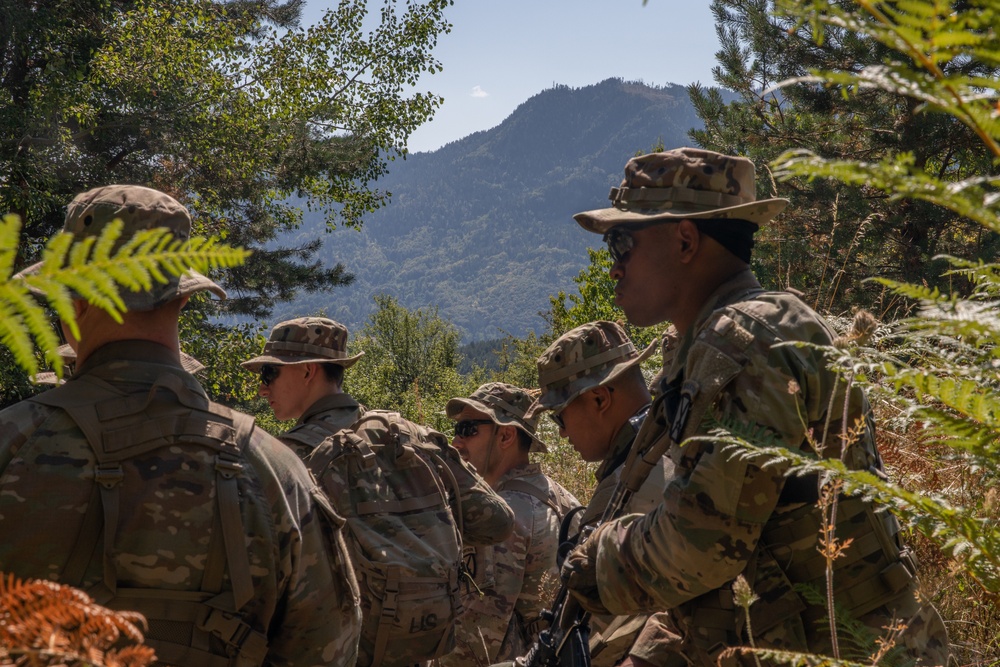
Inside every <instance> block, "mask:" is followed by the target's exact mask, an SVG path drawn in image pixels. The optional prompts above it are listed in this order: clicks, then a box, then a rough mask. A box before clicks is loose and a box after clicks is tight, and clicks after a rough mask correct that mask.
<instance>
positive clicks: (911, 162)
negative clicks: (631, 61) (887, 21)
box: [690, 0, 1000, 319]
mask: <svg viewBox="0 0 1000 667" xmlns="http://www.w3.org/2000/svg"><path fill="white" fill-rule="evenodd" d="M774 4H775V3H774V2H771V1H770V0H714V1H713V3H712V11H713V14H714V15H715V17H716V21H717V26H716V31H717V34H718V35H719V39H720V43H721V45H722V49H721V50H720V51H719V53H718V60H719V65H718V66H717V67H716V68H715V69H714V70H713V72H714V75H715V80H716V82H717V83H718V84H719V85H721V86H723V87H726V88H728V89H730V90H733V91H736V92H737V93H738V94H739V95H740V101H739V102H737V103H734V104H728V105H727V104H726V103H725V101H724V100H723V99H722V98H721V97H720V96H719V94H718V93H717V92H715V91H706V90H704V89H702V88H700V87H699V86H697V85H694V86H691V88H690V92H691V99H692V102H693V103H694V105H695V107H696V108H697V109H698V113H699V115H700V116H701V118H702V120H703V121H704V124H705V127H704V130H696V131H693V132H692V133H691V136H692V138H693V139H694V140H695V141H696V142H697V143H698V144H699V145H701V146H704V147H706V148H710V149H713V150H719V151H721V152H726V153H731V154H740V155H746V156H747V157H750V158H751V159H753V160H754V161H755V163H756V164H757V165H758V169H759V172H760V173H759V174H758V176H759V179H758V193H757V194H758V196H759V197H772V196H783V197H787V198H789V199H790V200H791V205H790V206H789V208H788V210H787V212H786V213H784V214H783V215H781V216H779V218H778V219H777V220H775V221H773V222H772V223H769V224H767V225H765V226H764V228H763V229H762V230H761V233H760V234H759V235H758V236H759V240H758V248H757V250H756V252H755V259H754V270H755V272H756V273H757V274H758V276H759V277H760V278H761V280H762V282H763V283H764V284H765V285H766V286H769V287H776V288H785V287H794V288H797V289H799V290H802V291H803V292H804V293H805V297H806V300H807V301H808V302H809V303H810V304H812V305H813V306H814V307H816V308H817V309H819V310H822V311H832V312H845V311H848V310H850V309H851V308H853V307H859V306H860V307H866V308H869V309H871V310H873V312H875V313H876V314H878V315H879V316H880V317H882V318H883V319H884V318H890V317H893V316H895V315H897V314H906V309H907V307H908V305H909V304H908V302H906V301H905V300H903V299H900V298H898V297H894V296H893V295H892V294H891V293H889V292H888V291H887V290H885V289H883V288H882V287H881V286H880V285H879V284H877V283H874V282H865V280H864V279H865V278H868V277H873V276H880V277H886V278H890V279H893V280H899V281H909V282H922V281H927V282H928V283H929V284H930V285H933V286H938V287H945V286H946V285H947V286H948V287H949V288H953V289H967V288H968V287H969V286H968V285H967V284H965V285H963V284H961V283H949V281H947V280H946V279H944V278H943V277H942V271H943V269H944V268H945V266H944V263H943V262H942V261H941V260H940V259H938V258H937V255H939V254H941V253H949V254H953V255H956V256H962V257H966V258H977V257H992V256H994V255H995V254H996V253H997V251H998V250H1000V238H998V236H997V235H996V234H993V233H989V229H991V228H987V229H984V228H982V227H979V226H977V225H975V224H974V223H972V222H971V221H970V219H969V218H970V217H971V216H970V215H969V210H968V208H966V207H962V208H950V207H942V206H938V205H935V204H939V203H941V202H942V201H943V200H944V198H946V197H947V193H946V192H944V191H941V192H937V193H935V192H934V186H932V184H934V183H937V184H938V186H937V188H939V189H940V188H944V189H945V190H946V189H947V187H949V184H960V183H965V182H966V181H968V182H967V184H966V187H977V186H978V187H983V188H984V189H988V187H987V186H986V184H985V183H976V179H977V178H979V177H980V176H981V175H982V174H985V173H988V172H989V170H990V169H991V158H992V155H991V149H990V147H989V145H988V143H984V142H983V141H982V140H981V138H982V136H983V134H982V133H980V132H978V131H977V130H975V129H974V128H973V127H971V126H970V125H968V123H966V122H964V120H963V119H964V118H965V116H966V115H967V114H968V112H967V111H966V110H961V113H957V114H954V115H953V114H952V113H944V114H942V113H929V111H931V110H933V109H943V110H947V111H952V110H954V111H959V110H958V109H957V107H956V105H955V103H954V101H953V100H952V99H945V97H946V95H945V91H944V90H943V87H947V86H950V85H951V83H950V82H951V81H955V80H964V81H966V82H967V84H968V85H969V86H970V90H969V92H970V94H971V92H972V88H975V87H976V86H977V85H979V84H982V88H981V89H980V92H985V91H986V90H987V88H989V87H991V86H995V81H996V78H997V76H998V75H1000V65H998V63H997V62H996V61H995V59H991V58H989V57H985V58H980V57H972V58H967V57H953V58H952V57H947V56H948V54H949V53H950V54H956V53H959V52H963V53H964V54H965V55H969V54H971V53H972V52H971V50H970V49H971V48H979V49H980V50H981V51H982V52H984V53H985V52H987V51H988V50H989V49H990V48H992V46H990V45H989V44H988V43H986V41H985V40H989V39H995V36H993V37H990V36H989V35H990V34H991V31H990V30H986V29H985V27H986V26H989V25H991V24H990V23H989V21H990V20H991V19H990V14H989V12H986V13H985V14H984V15H983V17H977V18H974V17H973V16H971V14H972V13H975V12H971V13H970V12H968V11H965V12H962V13H961V14H962V18H961V19H952V18H948V19H947V20H945V19H944V18H942V19H941V20H938V21H932V20H929V19H928V18H927V17H929V16H932V15H934V12H935V7H938V8H941V7H950V6H951V5H952V4H954V5H955V6H956V7H960V6H962V5H961V4H960V3H947V2H944V3H941V2H937V3H935V2H925V1H923V0H921V1H918V2H915V3H909V2H908V3H903V4H901V5H900V6H899V9H898V10H892V11H898V12H899V13H900V16H909V17H910V18H909V19H908V23H907V24H906V25H902V26H900V30H901V34H902V32H906V31H914V30H915V31H917V34H925V35H926V34H928V33H929V32H934V33H935V34H937V37H935V38H934V39H936V40H937V41H928V46H929V48H930V49H931V50H930V51H927V50H925V52H927V53H928V54H930V55H929V56H928V60H927V62H928V63H929V62H931V59H934V62H935V66H936V67H937V68H938V70H939V72H940V73H941V82H940V83H937V84H935V83H933V80H934V77H933V76H926V75H925V74H923V73H921V72H920V71H919V68H920V67H921V62H920V61H918V60H913V59H912V58H911V53H912V52H911V51H906V50H904V49H902V48H900V49H897V46H899V43H898V42H897V41H896V40H894V39H893V38H886V39H882V38H880V36H879V35H877V34H875V33H872V32H870V31H868V30H860V29H859V20H858V19H857V17H856V15H855V10H856V9H857V10H858V11H859V12H865V11H866V10H865V9H864V7H870V6H875V5H876V3H867V2H861V3H854V2H830V3H823V4H822V5H820V4H817V3H809V4H808V5H807V6H809V7H810V8H811V9H812V10H813V11H814V12H815V13H814V16H816V17H819V16H826V17H829V19H830V20H828V21H827V20H825V19H823V20H820V19H808V20H806V19H801V18H798V17H799V15H798V14H795V13H794V11H795V8H794V7H793V5H795V3H792V2H788V3H784V2H779V3H778V6H779V7H780V9H781V10H782V11H780V12H778V13H772V12H771V9H772V7H773V6H774ZM877 6H878V7H880V8H882V10H884V11H890V10H885V7H886V6H887V3H877ZM893 6H894V5H893ZM928 12H929V13H928ZM949 12H950V10H949ZM947 13H948V12H945V14H943V15H942V17H943V16H944V15H946V14H947ZM977 26H979V27H977ZM974 35H978V37H973V36H974ZM976 40H978V42H976ZM977 44H978V46H977ZM932 51H933V53H932ZM943 56H944V57H943ZM915 68H917V69H915ZM817 70H823V71H824V72H826V74H824V75H822V77H821V78H822V81H826V82H828V83H827V84H823V83H821V78H820V77H817V76H814V75H813V72H814V71H817ZM784 80H788V81H794V82H796V85H786V86H783V87H781V88H776V86H777V84H779V82H781V81H784ZM989 82H992V83H989ZM925 89H926V91H925ZM939 89H940V90H939ZM934 96H937V97H938V98H941V99H940V101H941V102H945V105H939V104H937V103H936V102H931V97H934ZM981 105H982V106H981V110H980V111H979V112H977V113H980V114H982V113H986V114H987V115H988V113H989V112H988V102H987V101H986V100H985V99H983V100H981ZM790 149H791V150H794V151H798V153H797V157H798V158H799V161H800V163H803V169H802V170H799V171H796V172H795V173H791V172H788V171H783V172H782V177H783V179H784V182H783V183H782V184H781V186H780V189H779V187H778V185H777V183H776V182H775V175H774V174H772V173H771V169H770V167H769V166H768V162H770V161H771V160H773V159H775V158H777V157H778V156H779V155H780V154H782V153H784V152H785V151H787V150H790ZM810 155H815V156H821V159H823V160H824V166H823V167H820V165H819V163H818V161H812V162H811V163H809V164H808V165H806V164H805V163H804V162H803V161H804V160H806V159H807V156H810ZM817 159H820V158H817ZM783 161H784V160H782V162H783ZM852 162H866V163H870V164H873V165H875V164H881V165H883V168H882V169H881V170H875V169H870V170H867V171H866V172H865V174H864V175H862V174H861V172H857V174H856V176H855V177H853V178H851V177H848V172H849V171H850V169H849V168H843V169H838V168H837V165H838V164H840V165H847V164H850V163H852ZM806 169H808V173H807V171H806ZM832 170H835V171H836V172H837V173H836V174H834V173H832ZM825 175H836V176H837V178H836V180H832V179H827V178H821V179H819V178H814V177H815V176H825ZM904 180H905V181H909V182H910V186H909V190H908V191H909V192H910V193H916V192H917V191H918V190H924V194H923V196H910V195H909V194H906V195H905V196H904V191H903V190H902V189H900V186H901V184H902V181H904Z"/></svg>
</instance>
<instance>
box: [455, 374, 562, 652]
mask: <svg viewBox="0 0 1000 667" xmlns="http://www.w3.org/2000/svg"><path fill="white" fill-rule="evenodd" d="M531 403H532V398H531V395H530V394H529V393H528V392H526V391H525V390H523V389H519V388H517V387H514V386H512V385H509V384H504V383H501V382H490V383H487V384H484V385H482V386H481V387H479V388H478V389H476V390H475V391H474V392H473V393H472V395H471V396H469V397H468V398H453V399H451V400H450V401H448V403H447V405H446V406H445V412H446V413H447V415H448V417H449V418H451V419H454V420H455V439H454V441H453V444H454V445H455V448H456V449H458V451H459V452H460V453H461V454H462V456H463V458H465V460H467V461H468V462H470V463H471V464H472V465H473V466H475V468H476V470H477V471H479V473H480V474H481V475H482V476H483V478H484V479H485V480H486V481H487V482H488V483H489V484H490V486H491V487H492V488H493V489H495V490H496V491H497V493H499V494H500V496H501V497H502V498H503V499H504V500H505V501H507V504H508V505H510V508H511V509H512V510H513V511H514V532H513V533H512V534H511V535H510V537H508V538H507V539H506V540H505V541H503V542H501V543H499V544H496V545H494V546H485V547H484V546H480V547H475V548H471V549H470V548H467V549H466V552H465V560H466V565H467V567H468V569H469V570H470V573H471V574H472V576H473V578H474V580H475V587H471V586H470V587H469V590H468V591H467V593H466V595H465V597H464V598H463V605H464V607H465V611H464V613H463V615H462V617H461V624H460V626H459V629H458V632H457V636H456V648H455V651H453V652H452V653H450V654H449V655H447V656H445V657H444V658H442V659H440V660H439V664H440V665H445V666H449V667H450V666H452V665H454V666H455V667H459V666H462V667H465V666H467V665H488V664H490V663H492V662H494V661H495V660H506V659H510V658H513V657H515V656H518V655H522V654H523V653H524V651H525V650H526V648H527V646H529V645H530V644H531V643H532V642H533V641H534V640H535V638H536V636H537V634H538V630H539V628H538V622H539V613H540V612H541V610H542V609H544V608H545V607H547V606H548V605H549V603H550V601H551V598H552V596H553V594H554V593H555V589H556V587H557V586H558V581H559V572H558V569H557V567H556V550H557V549H558V547H559V540H558V536H559V526H560V523H561V521H562V518H563V517H564V516H566V514H567V513H568V512H569V511H570V510H572V509H573V508H575V507H579V505H580V503H579V501H577V499H576V498H574V497H573V495H572V494H571V493H570V492H569V491H567V490H566V489H564V488H563V487H562V486H560V485H559V484H558V483H557V482H555V481H554V480H552V479H550V478H549V477H547V476H546V475H545V474H543V473H542V471H541V468H540V467H539V466H538V464H537V463H531V462H530V461H529V453H530V452H545V451H547V448H546V446H545V443H543V442H542V441H541V440H539V439H538V436H537V435H536V434H535V429H536V426H537V420H536V419H533V418H529V417H526V416H525V412H526V410H527V409H528V407H529V406H530V405H531Z"/></svg>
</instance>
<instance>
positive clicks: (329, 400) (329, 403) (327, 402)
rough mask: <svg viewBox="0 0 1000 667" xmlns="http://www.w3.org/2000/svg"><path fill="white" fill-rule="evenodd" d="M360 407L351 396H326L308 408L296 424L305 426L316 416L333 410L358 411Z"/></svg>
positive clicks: (343, 394)
mask: <svg viewBox="0 0 1000 667" xmlns="http://www.w3.org/2000/svg"><path fill="white" fill-rule="evenodd" d="M359 407H360V404H359V403H358V402H357V401H355V400H354V399H353V398H351V395H350V394H345V393H339V394H326V395H325V396H321V397H320V398H319V399H318V400H317V401H316V402H315V403H313V404H312V405H310V406H309V407H308V408H306V411H305V412H303V413H302V416H301V417H299V419H298V421H296V422H295V425H296V426H298V425H299V424H304V423H306V422H307V421H309V420H310V419H311V418H313V417H315V416H316V415H319V414H321V413H324V412H330V411H331V410H357V409H358V408H359Z"/></svg>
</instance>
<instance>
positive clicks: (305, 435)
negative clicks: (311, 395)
mask: <svg viewBox="0 0 1000 667" xmlns="http://www.w3.org/2000/svg"><path fill="white" fill-rule="evenodd" d="M363 411H364V408H362V407H361V405H360V404H359V403H358V402H357V401H356V400H354V399H353V398H351V396H350V394H327V395H326V396H323V397H322V398H320V399H319V400H318V401H316V402H315V403H313V404H312V405H310V406H309V407H308V408H307V409H306V411H305V412H303V413H302V416H301V417H299V418H298V420H297V421H296V422H295V426H293V427H292V428H290V429H288V430H287V431H286V432H285V433H282V434H281V436H279V439H280V440H281V441H282V442H283V443H285V444H286V445H288V446H289V447H291V448H292V450H293V451H294V452H295V453H296V454H298V455H299V458H300V459H305V458H306V457H307V456H309V455H310V454H312V451H313V450H314V449H316V445H318V444H319V443H321V442H323V440H325V439H326V438H327V437H328V436H330V435H332V434H333V433H336V432H337V431H339V430H341V429H344V428H347V427H349V426H350V425H351V424H353V423H354V422H356V421H357V420H358V418H359V417H361V413H362V412H363Z"/></svg>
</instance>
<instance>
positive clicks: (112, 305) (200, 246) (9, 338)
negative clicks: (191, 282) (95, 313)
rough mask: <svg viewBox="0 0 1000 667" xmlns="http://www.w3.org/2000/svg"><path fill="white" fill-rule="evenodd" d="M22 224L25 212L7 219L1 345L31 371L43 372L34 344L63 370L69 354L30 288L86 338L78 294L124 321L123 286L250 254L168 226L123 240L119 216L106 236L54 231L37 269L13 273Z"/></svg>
mask: <svg viewBox="0 0 1000 667" xmlns="http://www.w3.org/2000/svg"><path fill="white" fill-rule="evenodd" d="M20 229H21V223H20V219H19V218H18V217H17V216H14V215H8V216H4V218H3V219H2V221H0V344H2V345H4V346H6V347H8V348H9V349H10V350H11V352H12V354H13V355H14V359H15V361H16V363H17V364H18V365H19V366H20V367H21V368H23V369H24V370H26V371H27V372H28V373H30V374H35V373H37V372H38V363H37V361H36V359H35V355H34V353H33V347H32V345H33V343H34V344H35V345H37V346H38V347H39V348H40V349H41V350H42V351H43V352H44V356H45V360H46V361H47V363H48V364H49V365H50V366H51V367H52V368H54V369H55V370H56V373H57V375H60V376H61V375H62V358H61V357H60V356H59V355H58V354H57V353H56V349H57V348H58V347H59V339H58V336H57V335H56V334H55V332H54V331H53V329H52V325H51V323H50V322H49V320H48V317H47V315H46V312H45V310H44V309H43V308H41V307H40V306H39V305H38V304H37V303H36V301H35V299H34V298H33V297H32V296H31V294H30V292H34V293H35V294H41V295H44V297H45V299H46V300H47V301H48V302H49V305H50V306H51V307H52V308H53V309H54V310H55V312H56V314H57V315H58V316H59V318H60V319H61V320H62V321H63V322H65V323H66V324H67V325H68V327H69V328H70V330H71V331H72V333H73V334H74V335H76V336H79V329H78V327H77V324H76V319H75V314H74V308H73V299H74V298H77V297H80V298H84V299H87V300H88V301H90V302H91V303H92V304H94V305H96V306H97V307H99V308H101V309H103V310H105V311H107V312H108V313H109V314H110V315H111V316H112V317H113V318H114V319H115V320H117V321H119V322H120V321H121V313H122V312H124V310H125V305H124V302H123V301H122V299H121V296H120V293H119V289H120V288H122V287H124V288H125V289H129V290H133V291H139V290H147V289H150V288H152V287H153V285H154V284H156V283H164V282H167V281H169V280H170V277H171V276H180V275H182V274H184V273H185V272H186V271H188V270H190V269H195V270H198V271H202V272H207V271H209V270H210V269H213V268H229V267H232V266H237V265H239V264H242V263H243V261H244V260H245V259H246V258H247V257H248V256H249V254H250V253H249V251H247V250H244V249H242V248H236V247H231V246H226V245H221V244H218V243H216V242H215V241H214V240H213V239H204V238H194V239H191V240H190V241H187V242H185V241H181V240H176V239H174V238H173V237H172V235H171V234H170V233H169V231H168V230H166V229H151V230H144V231H140V232H138V233H137V234H135V235H134V236H133V237H131V238H129V239H128V240H127V241H126V242H124V243H122V244H121V245H120V246H119V245H118V242H119V240H120V239H121V234H122V223H121V221H120V220H116V221H114V222H112V223H111V224H109V225H107V226H106V227H105V228H104V229H103V230H102V232H101V234H100V235H99V236H97V237H88V238H85V239H83V240H81V241H79V242H76V243H74V237H73V235H72V234H68V233H62V234H58V235H56V236H54V237H52V238H51V239H50V240H49V242H48V243H47V244H46V246H45V249H44V250H43V252H42V265H41V267H40V268H39V270H38V271H37V273H31V274H19V275H18V276H12V275H11V271H13V264H14V258H15V256H16V250H17V244H18V240H19V233H20Z"/></svg>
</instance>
